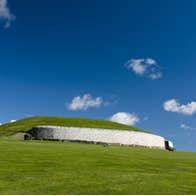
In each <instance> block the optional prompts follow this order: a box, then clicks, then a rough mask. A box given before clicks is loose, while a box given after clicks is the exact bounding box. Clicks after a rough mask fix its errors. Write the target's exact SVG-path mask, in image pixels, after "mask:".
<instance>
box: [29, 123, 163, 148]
mask: <svg viewBox="0 0 196 196" xmlns="http://www.w3.org/2000/svg"><path fill="white" fill-rule="evenodd" d="M31 134H32V135H33V137H35V139H46V140H71V141H74V140H79V141H88V142H92V141H93V142H102V143H109V144H119V145H135V146H144V147H150V148H162V149H165V139H164V138H163V137H161V136H158V135H154V134H149V133H143V132H135V131H126V130H112V129H96V128H78V127H57V126H38V127H34V128H33V129H32V131H31Z"/></svg>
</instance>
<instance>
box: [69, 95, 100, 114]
mask: <svg viewBox="0 0 196 196" xmlns="http://www.w3.org/2000/svg"><path fill="white" fill-rule="evenodd" d="M102 104H103V99H102V97H96V98H92V96H91V95H90V94H85V95H83V97H80V96H77V97H74V98H73V100H72V101H71V103H70V104H68V109H69V110H73V111H76V110H87V109H88V108H99V107H100V106H101V105H102Z"/></svg>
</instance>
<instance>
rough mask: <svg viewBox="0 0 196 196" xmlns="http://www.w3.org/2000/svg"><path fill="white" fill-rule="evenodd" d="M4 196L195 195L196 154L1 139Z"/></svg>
mask: <svg viewBox="0 0 196 196" xmlns="http://www.w3.org/2000/svg"><path fill="white" fill-rule="evenodd" d="M0 160H1V161H0V168H1V169H0V194H5V195H9V194H14V195H18V194H19V195H23V194H24V195H29V194H31V195H34V194H43V195H46V194H58V195H60V194H69V195H73V194H103V195H104V194H114V195H116V194H155V195H157V194H174V195H175V194H185V195H187V194H193V195H194V194H196V186H195V182H196V166H195V163H196V153H188V152H177V151H176V152H169V151H165V150H157V149H145V148H133V147H132V148H130V147H118V146H109V147H104V146H103V145H93V144H80V143H71V142H49V141H23V140H13V139H3V138H0Z"/></svg>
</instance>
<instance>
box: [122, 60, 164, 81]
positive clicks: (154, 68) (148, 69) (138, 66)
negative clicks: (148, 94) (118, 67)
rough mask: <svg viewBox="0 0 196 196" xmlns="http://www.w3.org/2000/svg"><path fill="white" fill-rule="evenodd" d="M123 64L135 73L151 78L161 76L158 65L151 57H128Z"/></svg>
mask: <svg viewBox="0 0 196 196" xmlns="http://www.w3.org/2000/svg"><path fill="white" fill-rule="evenodd" d="M125 66H126V67H127V68H128V69H131V70H132V71H133V72H134V73H135V74H137V75H140V76H145V77H147V78H150V79H152V80H155V79H158V78H161V77H162V73H161V70H160V66H159V65H158V63H157V62H156V61H155V60H154V59H152V58H146V59H130V60H129V61H128V62H127V63H126V64H125Z"/></svg>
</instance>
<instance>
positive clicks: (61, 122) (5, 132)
mask: <svg viewBox="0 0 196 196" xmlns="http://www.w3.org/2000/svg"><path fill="white" fill-rule="evenodd" d="M38 125H54V126H68V127H88V128H104V129H122V130H133V131H140V132H147V131H144V130H140V129H138V128H135V127H130V126H127V125H123V124H119V123H115V122H110V121H104V120H94V119H84V118H64V117H49V116H45V117H44V116H38V117H31V118H25V119H21V120H18V121H16V122H14V123H8V124H4V125H1V126H0V136H9V135H12V134H14V133H17V132H25V131H28V130H30V129H31V128H32V127H34V126H38Z"/></svg>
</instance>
